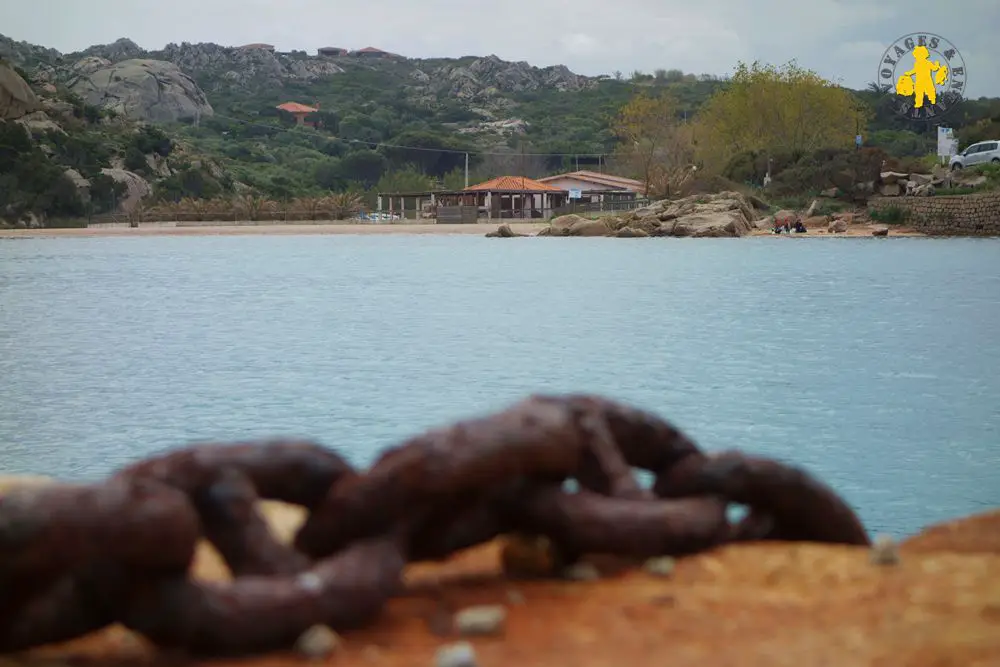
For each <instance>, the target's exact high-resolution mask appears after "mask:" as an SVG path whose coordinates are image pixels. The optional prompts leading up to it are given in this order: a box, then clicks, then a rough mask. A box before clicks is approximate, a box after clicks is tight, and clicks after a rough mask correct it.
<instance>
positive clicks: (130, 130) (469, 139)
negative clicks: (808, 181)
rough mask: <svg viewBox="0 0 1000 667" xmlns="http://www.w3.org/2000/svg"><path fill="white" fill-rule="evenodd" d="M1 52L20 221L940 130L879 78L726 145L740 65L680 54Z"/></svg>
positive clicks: (719, 170) (984, 109)
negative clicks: (634, 124)
mask: <svg viewBox="0 0 1000 667" xmlns="http://www.w3.org/2000/svg"><path fill="white" fill-rule="evenodd" d="M0 57H2V58H4V59H5V60H6V61H7V62H8V63H10V64H11V66H12V67H13V68H14V69H15V70H16V72H17V73H18V74H20V75H21V76H23V78H24V79H25V80H26V81H27V82H28V83H29V84H30V86H31V88H32V89H33V90H34V92H35V95H36V96H37V104H36V107H35V110H34V111H33V112H32V113H30V114H28V115H27V116H25V117H24V118H17V119H16V120H14V119H13V118H9V117H8V119H7V120H6V121H0V174H3V176H2V178H0V214H2V215H3V216H5V217H7V218H12V217H13V218H22V217H24V216H25V215H27V214H28V213H31V214H33V215H35V216H37V217H38V218H39V219H50V220H54V219H57V218H60V217H80V216H86V215H89V214H94V213H100V212H103V211H109V210H113V209H119V208H121V205H122V203H123V200H124V201H125V202H126V203H127V204H128V206H127V208H128V207H133V208H134V206H135V205H136V202H137V201H139V200H144V201H146V202H150V201H161V202H175V203H176V202H179V201H181V200H185V199H186V200H191V199H218V198H222V197H225V198H233V197H236V198H239V197H242V198H244V199H246V198H248V197H250V198H252V197H261V198H264V199H272V200H278V201H288V200H291V199H294V198H310V199H312V200H322V198H324V197H329V196H330V195H331V193H346V194H347V195H349V196H348V199H347V201H349V202H355V201H356V204H355V203H351V204H350V205H349V206H347V208H348V209H352V208H355V207H356V206H360V205H361V204H362V203H363V202H364V201H366V200H367V201H368V202H369V203H371V201H372V194H373V193H374V192H375V191H392V190H396V191H414V190H423V189H428V188H432V187H445V188H458V187H461V186H462V185H464V179H465V175H464V168H465V165H466V160H467V159H468V164H469V169H470V172H471V173H470V180H471V181H472V182H476V181H478V180H484V179H486V178H491V177H493V176H497V175H501V174H507V173H517V174H524V175H527V176H533V177H538V176H542V175H545V174H549V173H557V172H559V171H563V170H568V169H575V168H581V169H584V168H586V169H603V170H612V171H617V172H619V173H623V174H624V175H630V176H635V177H639V178H642V179H643V180H646V181H647V182H651V180H652V176H651V175H652V173H653V170H651V169H649V166H650V164H649V162H650V160H653V159H655V160H656V161H657V167H658V169H659V171H657V178H659V179H660V180H661V181H663V182H664V183H666V185H664V186H663V187H659V186H658V187H657V188H652V189H654V190H656V194H671V193H670V192H669V188H670V186H669V181H670V180H671V178H672V177H671V176H670V170H671V169H676V168H680V166H681V165H682V164H683V165H684V166H686V165H687V164H688V163H696V164H701V165H702V167H703V169H705V171H704V172H703V173H708V174H717V175H725V176H727V177H728V178H731V179H733V180H736V181H737V182H758V181H759V179H760V178H761V173H760V172H761V169H760V168H759V167H760V161H761V160H762V159H763V160H764V164H766V162H767V160H766V159H764V156H765V155H766V156H767V157H769V158H772V157H775V156H777V157H778V158H779V159H777V160H772V170H774V166H773V165H774V163H775V162H777V163H778V164H779V165H780V166H781V167H787V168H791V167H793V166H795V164H796V163H797V161H798V160H800V159H801V158H803V157H805V153H812V152H814V151H815V150H816V149H823V150H829V149H839V150H840V151H841V152H844V151H850V149H852V148H853V134H854V131H855V128H854V120H853V118H854V116H857V119H858V123H862V122H863V124H861V125H860V127H861V131H862V134H863V135H864V137H865V144H866V147H867V148H869V149H871V151H873V153H872V155H890V156H894V157H896V158H914V159H920V158H923V157H924V156H926V155H927V154H928V153H933V151H934V143H935V137H934V134H933V132H934V128H933V127H929V126H915V125H914V124H913V123H911V122H908V121H905V120H903V119H900V118H898V117H897V116H895V115H894V114H893V112H892V110H891V109H890V107H889V105H888V103H887V100H885V98H884V96H883V95H882V94H881V93H878V92H877V91H875V90H864V91H849V93H848V94H849V100H848V98H843V100H844V104H845V105H847V104H849V105H850V106H851V108H852V109H854V108H855V107H857V109H859V110H860V111H858V112H857V113H856V114H855V113H854V112H852V115H851V118H852V120H851V122H850V124H851V125H852V127H851V128H847V127H846V125H844V128H843V131H842V132H840V133H839V134H838V135H836V137H834V136H833V135H825V136H824V137H822V138H821V140H820V141H819V144H817V145H812V144H809V145H803V146H781V145H771V146H764V147H761V146H755V147H752V148H751V147H749V146H748V147H747V149H746V150H745V151H741V153H742V154H741V155H739V156H734V155H732V154H729V153H724V152H719V151H718V150H717V151H715V153H714V154H710V153H711V146H710V144H711V141H709V139H710V138H711V137H712V136H713V135H714V134H717V133H716V132H714V131H703V132H702V133H701V134H700V136H699V135H698V133H697V131H696V130H697V127H698V125H697V123H698V122H702V123H704V122H706V121H705V119H707V118H714V119H715V120H714V122H716V123H721V122H723V121H722V119H723V117H724V116H725V114H724V113H723V112H722V110H721V109H722V106H720V105H721V102H720V100H722V99H723V98H722V95H723V94H724V93H725V92H726V91H731V90H732V89H733V86H734V85H737V84H738V81H736V80H723V79H721V78H719V77H716V76H712V75H693V74H685V73H683V72H680V71H677V70H659V71H656V72H653V73H648V74H647V73H641V72H634V73H632V74H631V75H628V76H625V75H621V74H620V73H616V74H615V75H612V76H608V77H584V76H580V75H576V74H574V73H572V72H571V71H569V70H568V69H567V68H565V67H549V68H536V67H532V66H530V65H528V64H527V63H509V62H505V61H502V60H500V59H499V58H496V57H495V56H489V57H482V58H480V57H471V56H470V57H466V58H461V59H424V60H420V59H406V58H399V57H391V56H389V55H388V54H387V56H386V57H382V58H379V57H362V56H359V55H343V56H334V57H319V56H314V55H309V54H306V53H305V52H294V51H293V52H290V53H275V52H273V51H271V50H268V49H262V48H230V47H223V46H219V45H215V44H187V43H185V44H180V45H176V44H171V45H168V46H166V47H164V48H163V49H161V50H159V51H144V50H143V49H141V48H140V47H138V46H137V45H135V44H134V43H132V42H131V41H129V40H126V39H123V40H119V41H117V42H115V43H113V44H108V45H98V46H94V47H91V48H89V49H86V50H85V51H82V52H79V53H72V54H61V53H59V52H57V51H54V50H52V49H47V48H44V47H41V46H36V45H31V44H26V43H24V42H15V41H13V40H11V39H8V38H5V37H3V36H0ZM751 69H752V72H757V73H758V74H759V73H760V72H764V74H765V75H766V76H771V77H772V79H774V77H778V79H780V77H782V76H784V77H786V79H783V80H781V81H778V79H774V80H775V81H778V83H779V84H781V85H786V84H788V82H789V81H791V80H792V79H788V78H787V77H789V76H791V77H792V78H794V77H795V76H799V77H800V79H795V81H805V82H806V83H805V84H803V85H807V86H808V85H813V83H810V82H809V80H807V79H808V76H806V75H808V73H805V74H803V73H802V71H801V70H798V69H796V68H794V67H792V68H791V69H785V70H781V71H780V72H777V70H773V68H772V70H773V71H772V70H767V69H766V68H757V67H756V65H754V66H753V68H751ZM765 70H766V71H765ZM749 71H750V70H748V72H749ZM767 72H771V73H770V74H768V73H767ZM775 72H777V73H775ZM748 75H749V74H748ZM802 76H806V79H801V77H802ZM782 81H784V82H785V83H784V84H782ZM150 82H152V85H150ZM793 83H794V82H793ZM788 85H791V84H788ZM794 85H799V83H794ZM816 85H819V84H816ZM823 85H824V86H826V85H827V84H825V83H823ZM814 89H815V90H817V91H818V90H819V88H816V87H815V86H814ZM149 90H153V91H156V94H155V95H152V96H151V95H150V93H149ZM838 90H840V89H838ZM845 92H847V91H845ZM640 93H641V95H640V97H642V98H644V99H653V100H664V102H663V104H662V105H661V107H660V111H661V112H663V109H667V111H666V113H667V114H669V116H670V118H669V119H668V120H669V121H670V122H669V123H667V124H668V125H670V126H671V127H672V128H674V130H673V134H671V136H670V137H659V138H656V140H655V141H654V140H650V141H649V142H647V144H646V145H647V146H648V148H649V152H648V156H647V157H648V158H649V159H647V160H645V162H646V168H644V167H643V165H642V163H643V162H644V160H642V159H639V158H640V156H637V155H635V154H634V152H635V151H632V154H623V151H622V146H623V144H622V143H621V140H622V137H623V136H624V134H627V132H625V130H626V129H627V128H625V127H624V126H623V125H622V118H623V117H622V111H623V109H626V108H627V105H629V104H630V103H634V102H635V100H636V99H637V94H640ZM822 94H826V93H822ZM834 94H838V93H834ZM733 98H734V95H729V99H730V103H732V102H731V100H732V99H733ZM667 101H668V102H667ZM710 101H713V102H712V103H711V105H710ZM285 102H297V103H300V104H304V105H310V106H312V107H316V108H317V109H318V111H317V112H315V113H313V114H311V115H309V116H308V117H307V121H308V122H309V126H299V125H297V124H296V121H295V119H294V118H293V117H292V116H291V115H290V114H288V113H286V112H284V111H280V110H278V109H277V108H276V107H277V106H278V105H279V104H282V103H285ZM709 106H711V109H712V111H711V113H709V112H708V111H706V109H708V108H709ZM844 108H847V107H846V106H845V107H844ZM702 112H704V113H702ZM0 117H4V116H3V115H2V114H0ZM833 120H834V121H837V118H834V119H833ZM799 121H802V119H799ZM799 121H797V122H799ZM802 122H804V124H805V125H810V122H811V119H805V120H804V121H802ZM814 124H815V123H814ZM949 124H950V125H951V126H953V127H955V128H957V131H958V134H959V138H960V140H961V141H962V142H963V144H964V143H967V142H970V141H975V140H979V139H981V138H984V137H987V136H996V135H1000V100H998V99H980V100H969V101H964V102H962V103H961V104H960V105H959V108H958V109H956V110H955V111H954V113H953V115H952V116H950V117H949ZM678 128H680V129H678ZM716 129H717V128H716ZM685 133H686V134H685ZM682 135H684V136H682ZM644 137H645V138H644V141H646V140H647V139H650V138H649V133H648V132H646V135H644ZM661 139H662V140H663V141H661ZM654 144H655V146H654ZM633 145H638V144H636V143H635V142H633ZM850 152H853V151H850ZM625 153H628V151H625ZM667 153H669V154H670V157H669V159H665V158H664V155H666V154H667ZM772 154H774V155H772ZM713 157H714V158H717V159H715V160H714V162H715V163H713ZM734 160H735V162H734ZM815 161H816V160H815V159H813V162H815ZM874 161H876V158H874V157H873V158H872V159H871V160H870V161H869V163H872V162H874ZM748 164H752V165H753V166H752V168H748V167H747V165H748ZM739 165H743V166H742V167H741V168H737V167H738V166H739ZM67 169H72V170H74V172H73V173H69V174H67V172H66V170H67ZM868 171H870V169H869V170H868ZM123 172H124V174H123ZM859 173H860V172H859ZM128 174H131V175H132V176H128ZM78 176H79V178H78ZM133 176H134V177H137V178H138V179H139V181H140V182H138V183H137V182H136V181H135V179H134V178H133V179H132V180H129V179H130V178H132V177H133ZM859 177H860V176H859ZM84 181H85V182H84ZM67 184H69V185H67ZM651 185H652V183H651ZM803 187H805V186H803ZM789 188H792V189H794V186H791V185H790V186H789ZM147 192H148V193H149V194H148V195H147V194H146V193H147ZM343 204H344V200H341V203H340V205H341V208H344V206H343ZM323 205H324V206H325V205H326V204H323Z"/></svg>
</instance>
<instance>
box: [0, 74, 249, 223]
mask: <svg viewBox="0 0 1000 667" xmlns="http://www.w3.org/2000/svg"><path fill="white" fill-rule="evenodd" d="M136 62H141V61H136ZM25 77H27V78H28V79H29V80H30V81H31V83H29V81H26V79H25ZM129 110H130V108H129V107H119V108H113V107H110V106H109V107H106V108H102V107H98V106H95V105H94V104H91V103H88V102H87V101H86V100H84V99H83V98H81V96H79V95H77V94H76V93H74V92H73V89H72V88H70V87H67V86H66V85H64V84H61V83H59V84H57V83H52V82H50V81H37V80H35V79H34V78H32V77H31V75H29V74H27V73H26V72H24V70H21V69H20V68H15V67H12V66H11V65H10V64H8V63H5V62H4V61H2V60H0V146H2V147H3V148H4V150H3V151H0V224H14V225H16V226H39V225H43V224H47V223H48V224H51V223H54V222H58V221H59V220H60V219H63V220H71V221H76V223H77V224H79V221H81V220H83V219H86V218H88V217H90V216H92V215H94V214H98V215H99V214H102V213H110V212H119V213H121V214H123V215H127V214H128V213H129V212H130V211H132V210H133V209H135V207H136V206H137V205H138V204H139V202H140V200H142V199H143V198H145V197H148V196H149V195H151V194H153V192H154V190H155V191H156V192H158V193H160V194H161V195H162V196H164V197H168V198H179V197H182V196H185V195H192V194H195V193H196V191H199V190H200V191H201V192H202V194H203V195H205V196H212V195H217V194H221V193H223V192H225V191H227V190H229V191H231V190H233V188H234V187H236V185H238V184H234V182H233V179H232V178H231V177H230V176H229V174H227V173H226V171H225V169H224V168H223V167H222V166H221V165H220V164H218V163H217V162H216V161H214V160H212V159H211V158H210V157H206V156H204V155H201V154H199V153H198V151H197V150H195V149H193V148H192V147H191V146H190V144H188V143H185V142H177V141H175V140H173V139H171V138H170V137H169V136H168V135H167V134H165V133H164V132H163V131H162V130H160V129H158V128H157V127H155V126H152V125H149V124H142V123H138V122H135V121H133V120H131V119H130V118H129V117H128V111H129Z"/></svg>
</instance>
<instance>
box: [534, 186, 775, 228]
mask: <svg viewBox="0 0 1000 667" xmlns="http://www.w3.org/2000/svg"><path fill="white" fill-rule="evenodd" d="M757 218H758V214H757V209H756V207H755V206H754V203H753V202H751V201H750V200H748V199H747V198H746V197H744V196H743V195H742V194H740V193H738V192H720V193H718V194H714V195H693V196H691V197H685V198H683V199H677V200H674V201H671V200H669V199H664V200H662V201H658V202H653V203H651V204H650V205H649V206H645V207H643V208H640V209H636V210H635V211H630V212H628V213H626V214H624V215H621V216H615V217H606V218H601V219H599V220H591V219H588V218H583V217H580V216H578V215H564V216H560V217H558V218H555V219H554V220H553V221H552V223H551V225H550V226H549V227H547V228H545V229H543V230H542V231H540V232H539V233H538V236H617V237H619V238H623V237H635V236H641V235H646V236H693V237H713V236H715V237H719V236H728V237H733V236H746V235H747V234H749V233H750V232H752V231H753V230H754V229H755V228H756V220H757ZM625 228H628V229H630V230H636V232H637V233H633V232H631V231H630V232H626V233H625V234H619V231H621V230H623V229H625Z"/></svg>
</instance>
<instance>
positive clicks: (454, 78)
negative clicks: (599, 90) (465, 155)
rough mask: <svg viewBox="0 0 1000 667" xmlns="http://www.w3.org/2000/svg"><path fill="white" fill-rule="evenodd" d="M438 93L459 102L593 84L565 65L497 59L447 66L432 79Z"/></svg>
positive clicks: (478, 59) (431, 76)
mask: <svg viewBox="0 0 1000 667" xmlns="http://www.w3.org/2000/svg"><path fill="white" fill-rule="evenodd" d="M429 83H430V85H431V86H432V87H433V88H434V90H435V92H447V93H449V94H451V95H454V96H455V97H457V98H459V99H474V98H476V97H479V96H481V95H483V94H486V95H487V96H488V95H489V94H490V91H491V90H493V91H497V92H501V93H523V92H529V91H535V90H580V89H582V88H586V87H588V86H590V85H593V84H592V80H591V79H589V78H588V77H585V76H580V75H578V74H574V73H573V72H571V71H570V70H569V68H567V67H565V66H563V65H557V66H555V67H533V66H531V65H529V64H528V63H526V62H516V63H512V62H507V61H505V60H501V59H500V58H499V57H497V56H495V55H491V56H487V57H485V58H477V59H476V60H474V61H472V62H471V63H468V64H459V63H456V64H453V65H444V66H442V67H439V68H437V69H436V71H435V72H433V73H432V74H431V75H430V77H429Z"/></svg>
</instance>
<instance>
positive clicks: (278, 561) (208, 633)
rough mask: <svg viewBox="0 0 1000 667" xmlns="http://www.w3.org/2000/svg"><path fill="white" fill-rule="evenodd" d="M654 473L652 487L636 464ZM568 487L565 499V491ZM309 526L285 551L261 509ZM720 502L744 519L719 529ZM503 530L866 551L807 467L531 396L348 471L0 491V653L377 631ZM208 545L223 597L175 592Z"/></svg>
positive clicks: (312, 464) (122, 475) (285, 447)
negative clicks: (437, 565) (421, 589)
mask: <svg viewBox="0 0 1000 667" xmlns="http://www.w3.org/2000/svg"><path fill="white" fill-rule="evenodd" d="M634 468H639V469H643V470H646V471H649V472H651V473H653V475H655V483H654V484H653V486H652V488H651V489H643V488H642V487H640V486H639V484H638V483H637V482H636V480H635V477H634V475H633V469H634ZM567 479H575V480H576V481H577V482H578V484H579V487H580V490H579V491H577V492H568V491H566V490H564V488H563V483H564V482H565V481H566V480H567ZM260 499H271V500H279V501H284V502H287V503H293V504H296V505H300V506H302V507H304V508H305V509H306V510H307V512H308V516H307V518H306V521H305V523H304V524H303V525H302V527H301V528H300V530H299V532H298V533H297V535H296V537H295V539H294V541H293V543H292V544H291V545H289V544H285V543H283V542H281V541H279V540H277V539H276V538H275V537H274V536H273V535H272V534H271V532H270V529H269V527H268V524H267V522H266V520H265V518H264V517H263V516H262V515H261V514H260V513H259V510H258V507H257V505H256V502H257V501H258V500H260ZM731 503H738V504H742V505H745V506H746V507H747V508H748V509H749V512H748V513H747V516H746V517H745V518H744V519H742V520H740V521H735V522H731V521H729V520H728V519H727V512H726V511H727V507H728V506H729V504H731ZM510 533H518V534H526V535H536V536H545V537H547V538H548V539H549V540H550V541H551V543H552V544H554V545H555V546H556V547H557V551H558V553H559V554H560V556H561V558H562V559H563V560H564V562H565V563H567V564H568V563H571V562H573V561H575V560H576V559H578V558H579V557H581V556H583V555H585V554H593V553H605V554H614V555H619V556H625V557H637V558H640V557H650V556H658V555H684V554H690V553H695V552H699V551H703V550H707V549H710V548H713V547H716V546H719V545H721V544H725V543H728V542H734V541H741V540H760V539H780V540H805V541H817V542H832V543H843V544H868V543H869V538H868V535H867V533H866V531H865V529H864V527H863V526H862V524H861V522H860V520H859V519H858V517H857V516H856V515H855V513H854V512H853V511H852V510H851V508H850V507H849V506H848V505H847V504H846V503H845V502H844V501H843V500H842V499H841V498H840V497H838V496H837V494H836V493H835V492H834V491H832V490H831V489H830V488H828V487H827V486H825V485H824V484H823V483H821V482H820V481H819V480H817V479H815V478H814V477H812V476H811V475H810V474H808V473H807V472H805V471H803V470H801V469H798V468H796V467H793V466H789V465H786V464H783V463H780V462H777V461H773V460H769V459H763V458H757V457H752V456H748V455H744V454H742V453H740V452H738V451H729V452H724V453H721V454H712V455H709V454H706V453H703V452H702V451H701V450H700V449H699V448H698V447H697V446H696V445H695V444H694V443H693V442H692V441H691V440H690V439H688V438H687V437H686V436H685V435H684V434H683V433H681V432H680V431H679V430H677V429H676V428H675V427H674V426H672V425H671V424H670V423H668V422H666V421H664V420H663V419H661V418H659V417H657V416H656V415H654V414H651V413H649V412H646V411H643V410H639V409H636V408H633V407H630V406H627V405H624V404H622V403H619V402H616V401H612V400H609V399H606V398H602V397H599V396H592V395H583V394H575V395H562V396H549V395H545V396H543V395H535V396H531V397H528V398H526V399H524V400H522V401H520V402H518V403H515V404H514V405H512V406H509V407H508V408H507V409H505V410H503V411H500V412H498V413H495V414H492V415H488V416H483V417H477V418H473V419H467V420H464V421H460V422H458V423H456V424H454V425H452V426H450V427H447V428H439V429H433V430H429V431H427V432H425V433H423V434H421V435H418V436H416V437H413V438H411V439H409V440H406V441H405V442H403V443H402V444H400V445H398V446H396V447H393V448H390V449H388V450H386V451H384V452H383V453H382V455H381V456H380V457H379V458H378V459H377V460H376V461H375V462H374V464H373V465H371V466H370V467H369V469H368V470H367V471H363V472H362V471H358V470H355V469H354V468H353V467H352V466H350V465H349V464H348V463H347V462H346V461H345V460H344V459H342V458H341V457H340V456H338V455H337V454H335V453H334V452H333V451H331V450H329V449H326V448H325V447H323V446H321V445H319V444H317V443H314V442H310V441H293V440H267V441H259V442H249V443H235V444H218V443H205V444H195V445H191V446H188V447H185V448H182V449H178V450H175V451H172V452H168V453H165V454H163V455H160V456H156V457H153V458H149V459H146V460H143V461H140V462H138V463H135V464H133V465H130V466H128V467H126V468H123V469H121V470H119V471H117V472H115V473H114V474H112V475H111V476H109V477H108V478H107V479H105V480H104V481H102V482H99V483H94V484H85V485H83V484H76V485H72V484H54V485H47V486H41V487H32V488H24V489H18V490H14V491H11V492H9V493H7V494H5V495H2V496H0V653H2V652H11V651H19V650H24V649H27V648H31V647H36V646H40V645H45V644H50V643H54V642H58V641H64V640H68V639H71V638H75V637H78V636H82V635H84V634H87V633H90V632H92V631H95V630H98V629H100V628H103V627H105V626H108V625H110V624H113V623H116V622H117V623H122V624H124V625H125V626H126V627H128V628H130V629H132V630H134V631H136V632H138V633H140V634H142V635H143V636H145V637H146V638H148V639H149V640H151V641H152V642H153V643H154V644H156V645H158V646H161V647H165V648H177V649H182V650H185V651H188V652H190V653H193V654H203V655H220V654H221V655H235V654H248V653H257V652H265V651H271V650H280V649H285V648H288V647H290V646H291V645H292V644H294V642H295V640H296V639H297V638H298V637H299V636H300V635H301V634H302V633H303V632H304V631H305V630H307V629H308V628H310V627H312V626H315V625H320V624H322V625H327V626H329V627H331V628H333V629H335V630H341V631H343V630H349V629H351V628H356V627H359V626H361V625H364V624H366V623H369V622H371V621H372V620H374V619H375V618H376V617H377V616H378V614H379V612H380V611H381V609H382V607H383V606H384V604H385V602H386V601H387V600H388V599H390V598H391V597H393V596H394V595H397V594H398V593H400V592H401V590H402V573H403V569H404V567H405V566H406V564H407V563H410V562H414V561H422V560H438V559H443V558H445V557H447V556H449V555H451V554H453V553H454V552H456V551H458V550H461V549H464V548H467V547H470V546H474V545H477V544H481V543H484V542H487V541H489V540H491V539H493V538H495V537H497V536H499V535H503V534H510ZM201 539H206V540H208V541H209V542H210V543H211V544H212V545H213V546H215V547H216V549H217V550H218V551H219V553H220V554H221V555H222V557H223V559H224V560H225V562H226V563H227V565H228V566H229V568H230V570H231V571H232V573H233V581H231V582H204V581H196V580H194V579H192V578H190V577H189V569H190V566H191V563H192V560H193V557H194V553H195V548H196V545H197V543H198V542H199V540H201Z"/></svg>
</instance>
